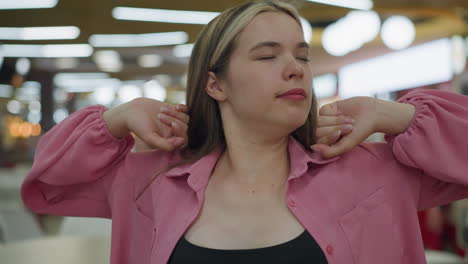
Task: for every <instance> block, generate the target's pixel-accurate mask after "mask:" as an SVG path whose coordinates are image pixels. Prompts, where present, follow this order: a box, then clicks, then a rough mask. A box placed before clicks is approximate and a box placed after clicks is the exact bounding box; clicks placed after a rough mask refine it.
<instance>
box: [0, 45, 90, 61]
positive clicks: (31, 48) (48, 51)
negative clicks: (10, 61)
mask: <svg viewBox="0 0 468 264" xmlns="http://www.w3.org/2000/svg"><path fill="white" fill-rule="evenodd" d="M3 53H4V56H5V57H30V58H59V57H89V56H91V54H92V53H93V48H92V47H91V46H90V45H88V44H63V45H56V44H54V45H17V44H5V45H3Z"/></svg>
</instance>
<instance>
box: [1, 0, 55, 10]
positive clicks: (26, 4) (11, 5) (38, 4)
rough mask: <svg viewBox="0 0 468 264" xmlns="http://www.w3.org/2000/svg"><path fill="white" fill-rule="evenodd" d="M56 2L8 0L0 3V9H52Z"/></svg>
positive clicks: (49, 0) (48, 0)
mask: <svg viewBox="0 0 468 264" xmlns="http://www.w3.org/2000/svg"><path fill="white" fill-rule="evenodd" d="M57 3H58V0H14V1H13V0H10V1H1V2H0V9H33V8H52V7H55V6H56V5H57Z"/></svg>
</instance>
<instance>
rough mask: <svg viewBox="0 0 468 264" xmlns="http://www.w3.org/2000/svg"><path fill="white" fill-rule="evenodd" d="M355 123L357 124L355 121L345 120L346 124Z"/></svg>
mask: <svg viewBox="0 0 468 264" xmlns="http://www.w3.org/2000/svg"><path fill="white" fill-rule="evenodd" d="M354 122H355V121H354V119H345V120H344V123H345V124H354Z"/></svg>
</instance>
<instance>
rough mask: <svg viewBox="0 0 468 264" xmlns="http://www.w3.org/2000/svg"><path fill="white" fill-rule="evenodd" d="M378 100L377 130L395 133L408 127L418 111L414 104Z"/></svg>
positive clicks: (389, 133)
mask: <svg viewBox="0 0 468 264" xmlns="http://www.w3.org/2000/svg"><path fill="white" fill-rule="evenodd" d="M377 102H378V103H377V121H376V122H377V124H376V132H381V133H385V134H388V135H395V134H399V133H402V132H404V131H405V130H406V129H407V128H408V126H409V124H410V123H411V121H412V120H413V117H414V114H415V112H416V108H415V107H414V105H412V104H403V103H397V102H390V101H385V100H377Z"/></svg>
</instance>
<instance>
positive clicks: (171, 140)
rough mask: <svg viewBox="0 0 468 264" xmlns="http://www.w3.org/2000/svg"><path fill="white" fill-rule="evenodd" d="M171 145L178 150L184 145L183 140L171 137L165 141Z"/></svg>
mask: <svg viewBox="0 0 468 264" xmlns="http://www.w3.org/2000/svg"><path fill="white" fill-rule="evenodd" d="M167 141H168V142H169V143H171V144H172V145H173V146H174V147H175V148H179V147H181V146H182V145H184V143H185V139H184V138H181V137H172V138H169V139H168V140H167Z"/></svg>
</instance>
